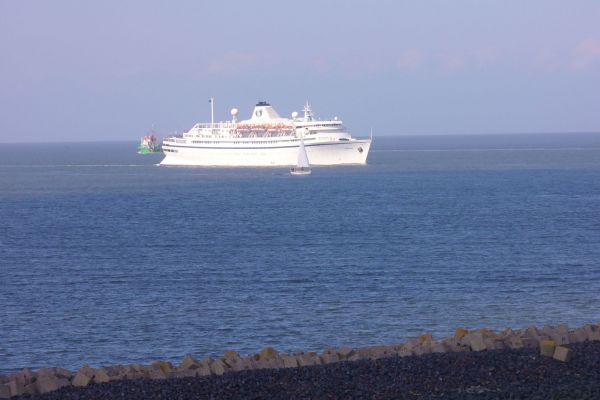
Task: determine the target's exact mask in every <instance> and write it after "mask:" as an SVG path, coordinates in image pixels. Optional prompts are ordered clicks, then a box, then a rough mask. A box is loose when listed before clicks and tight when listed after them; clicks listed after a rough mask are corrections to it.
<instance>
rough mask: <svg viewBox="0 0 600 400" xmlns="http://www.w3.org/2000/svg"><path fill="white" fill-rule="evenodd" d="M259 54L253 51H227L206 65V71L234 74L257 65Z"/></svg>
mask: <svg viewBox="0 0 600 400" xmlns="http://www.w3.org/2000/svg"><path fill="white" fill-rule="evenodd" d="M257 63H258V56H257V55H256V54H253V53H226V54H223V55H221V56H217V57H216V58H215V59H213V60H211V61H210V62H209V63H208V65H207V66H206V72H208V73H210V74H214V75H234V74H237V73H240V72H243V71H245V70H247V69H251V68H253V67H255V66H256V65H257Z"/></svg>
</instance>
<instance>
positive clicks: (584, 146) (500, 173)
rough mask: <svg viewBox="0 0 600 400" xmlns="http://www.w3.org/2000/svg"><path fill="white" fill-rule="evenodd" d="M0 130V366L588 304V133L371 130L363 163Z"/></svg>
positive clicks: (595, 181) (596, 272)
mask: <svg viewBox="0 0 600 400" xmlns="http://www.w3.org/2000/svg"><path fill="white" fill-rule="evenodd" d="M135 151H136V143H133V142H132V143H59V144H2V145H0V218H1V220H0V372H3V373H6V372H9V371H12V370H15V369H18V368H22V367H31V368H40V367H44V366H62V367H66V368H71V369H76V368H78V367H80V366H81V365H83V364H85V363H89V364H91V365H93V366H99V365H105V364H117V363H148V362H150V361H152V360H154V359H167V360H172V361H174V362H177V361H180V360H181V359H182V358H183V357H184V356H185V355H186V354H192V355H194V356H195V357H197V358H201V357H204V356H209V355H213V356H214V355H219V354H222V352H223V351H224V350H227V349H233V350H237V351H240V352H241V353H244V354H251V353H253V352H257V351H259V350H260V349H261V348H262V347H265V346H273V347H275V348H277V349H278V350H280V351H286V352H287V351H290V352H291V351H301V350H316V351H319V350H322V349H324V348H325V347H329V346H342V345H347V346H367V345H374V344H394V343H399V342H401V341H404V340H406V339H408V338H411V337H414V336H415V335H419V334H422V333H425V332H431V333H433V334H434V336H435V337H443V336H447V335H451V334H452V332H453V331H454V329H455V328H457V327H466V328H477V327H488V328H491V329H503V328H505V327H509V326H511V327H513V328H520V327H526V326H528V325H531V324H536V325H538V326H540V325H544V324H562V323H564V324H568V325H570V326H578V325H582V324H585V323H590V322H598V320H599V319H600V311H599V310H600V135H594V134H556V135H487V136H486V135H481V136H424V137H396V138H393V137H376V138H375V140H374V142H373V147H372V151H371V154H369V159H368V165H366V166H346V167H321V168H319V167H315V168H314V169H313V173H312V175H310V176H308V177H306V176H305V177H297V176H291V175H290V174H289V171H288V170H287V169H286V168H254V169H217V168H166V167H158V166H156V165H155V164H156V163H158V162H159V161H160V159H161V156H160V155H148V156H141V155H137V154H135Z"/></svg>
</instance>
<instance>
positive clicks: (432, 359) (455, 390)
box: [36, 342, 600, 400]
mask: <svg viewBox="0 0 600 400" xmlns="http://www.w3.org/2000/svg"><path fill="white" fill-rule="evenodd" d="M570 347H571V348H572V349H573V350H574V351H575V355H574V357H573V359H572V360H571V361H570V362H569V363H561V362H559V361H556V360H553V359H551V358H546V357H541V356H539V355H538V351H537V350H535V349H520V350H496V351H484V352H480V353H447V354H429V355H424V356H421V357H405V358H399V357H393V358H387V359H380V360H375V361H354V362H341V363H336V364H329V365H322V366H315V367H304V368H293V369H281V370H257V371H244V372H238V373H230V374H226V375H223V376H219V377H204V378H185V379H170V380H164V381H150V380H133V381H116V382H110V383H106V384H100V385H92V386H90V387H87V388H73V387H70V388H63V389H61V390H58V391H56V392H52V393H47V394H46V395H43V396H37V397H36V398H37V399H45V400H50V399H61V400H69V399H78V400H85V399H144V400H149V399H173V400H174V399H440V398H441V399H531V400H533V399H544V400H546V399H600V342H585V343H578V344H573V345H570Z"/></svg>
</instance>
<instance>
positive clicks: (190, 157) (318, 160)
mask: <svg viewBox="0 0 600 400" xmlns="http://www.w3.org/2000/svg"><path fill="white" fill-rule="evenodd" d="M305 147H306V153H307V156H308V160H309V162H310V165H345V164H366V163H367V156H368V154H369V149H370V147H371V140H370V139H365V140H354V139H353V140H350V141H336V142H322V143H312V144H306V145H305ZM165 149H166V151H165V158H164V160H162V161H161V163H160V164H161V165H172V166H206V167H208V166H218V167H224V166H227V167H280V166H282V167H283V166H293V165H296V161H297V159H298V146H270V147H267V146H264V147H261V146H255V147H254V146H253V147H238V148H236V147H225V146H219V145H215V146H193V145H188V144H181V145H179V144H172V145H171V144H169V145H168V146H166V145H165ZM169 150H170V151H169Z"/></svg>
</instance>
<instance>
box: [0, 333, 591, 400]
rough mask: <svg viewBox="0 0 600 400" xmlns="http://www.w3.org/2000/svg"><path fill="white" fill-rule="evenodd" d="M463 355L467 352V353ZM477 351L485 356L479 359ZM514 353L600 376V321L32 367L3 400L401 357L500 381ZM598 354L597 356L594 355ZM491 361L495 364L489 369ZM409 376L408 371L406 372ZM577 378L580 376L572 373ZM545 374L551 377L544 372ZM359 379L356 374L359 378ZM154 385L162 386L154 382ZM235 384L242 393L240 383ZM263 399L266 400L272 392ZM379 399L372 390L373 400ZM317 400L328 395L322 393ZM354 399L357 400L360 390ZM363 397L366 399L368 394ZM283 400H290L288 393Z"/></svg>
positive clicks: (2, 380)
mask: <svg viewBox="0 0 600 400" xmlns="http://www.w3.org/2000/svg"><path fill="white" fill-rule="evenodd" d="M586 346H587V347H586ZM538 349H539V350H538ZM577 349H578V350H577ZM582 349H583V350H582ZM523 352H526V353H523ZM460 354H464V355H462V356H461V355H460ZM478 354H480V355H481V356H476V355H478ZM514 354H527V357H526V358H524V359H520V360H518V362H516V368H517V370H516V371H521V372H522V370H521V369H519V368H521V367H523V368H525V369H526V370H527V369H528V368H530V367H531V366H530V365H529V364H531V363H534V364H535V363H542V364H541V365H542V367H540V368H542V369H543V368H550V369H552V370H554V369H560V368H563V369H564V368H575V369H577V368H579V367H578V366H579V365H580V364H581V362H584V363H588V364H589V363H590V362H592V363H595V364H594V365H592V366H590V365H587V366H586V368H592V370H593V371H600V327H599V326H598V325H597V324H596V325H585V326H583V327H580V328H577V329H575V330H569V329H568V327H566V326H564V325H557V326H546V327H544V328H542V329H538V328H537V327H535V326H531V327H528V328H527V329H524V330H513V329H511V328H507V329H505V330H504V331H502V332H499V333H496V332H494V331H491V330H489V329H486V328H481V329H476V330H467V329H462V328H460V329H457V331H456V332H455V334H454V336H453V337H449V338H445V339H442V340H439V341H435V340H434V338H433V336H432V335H431V334H425V335H421V336H419V337H417V338H415V339H412V340H409V341H407V342H405V343H399V344H395V345H390V346H369V347H364V348H356V349H354V348H350V347H341V348H328V349H325V350H324V351H323V352H322V353H321V354H318V353H316V352H297V353H292V354H284V353H279V352H278V351H277V350H275V349H274V348H272V347H266V348H264V349H263V350H261V351H260V353H258V354H256V355H253V356H248V357H242V356H241V355H240V354H239V353H237V352H235V351H232V350H228V351H226V352H225V353H224V354H223V356H222V357H219V358H214V359H213V358H211V357H207V358H205V359H203V360H201V361H198V360H196V359H195V358H193V357H192V356H191V355H188V356H186V357H185V358H184V359H183V360H182V361H181V363H180V364H179V366H178V367H177V368H175V367H174V366H173V364H171V363H170V362H168V361H162V360H156V361H154V362H153V363H152V364H150V365H140V364H133V365H113V366H104V367H101V368H92V367H90V366H88V365H84V366H83V367H81V368H80V369H79V370H78V371H77V372H76V373H75V374H73V373H71V372H70V371H68V370H65V369H62V368H42V369H40V370H38V371H36V372H34V371H32V370H30V369H27V368H26V369H23V370H21V371H19V372H17V373H14V374H12V375H10V376H7V377H2V376H0V399H3V398H17V397H19V396H29V397H31V396H42V397H41V398H45V397H43V396H50V395H52V393H63V392H65V391H69V390H87V389H88V388H89V389H90V390H91V389H94V390H96V389H95V388H100V387H104V386H106V385H113V384H116V382H120V383H119V385H122V386H123V387H130V386H132V387H135V386H136V385H137V384H138V382H146V383H148V382H156V384H157V385H159V387H161V388H162V387H167V388H168V387H171V386H172V385H173V383H172V382H178V381H180V380H188V379H193V381H191V382H196V380H198V379H200V380H201V381H202V379H204V380H208V382H218V379H219V377H223V379H226V380H235V379H238V378H235V377H236V376H243V375H244V374H246V373H250V374H259V375H258V376H259V377H260V376H262V375H260V373H259V371H265V372H264V373H265V374H266V375H265V376H267V377H269V376H274V374H275V375H277V374H278V373H279V372H277V371H281V370H290V371H295V372H294V374H300V375H302V374H304V373H307V371H311V370H314V369H315V368H316V369H317V370H319V371H328V370H329V368H334V370H336V368H346V369H347V368H350V370H349V371H348V373H349V374H351V373H352V372H353V371H354V368H355V367H357V366H360V365H364V364H365V363H366V364H367V365H369V366H370V367H373V366H374V365H375V366H376V365H378V364H377V362H378V361H380V360H381V361H384V360H396V361H394V362H398V360H401V359H406V360H409V361H407V362H410V363H413V364H414V363H419V362H421V361H419V362H417V361H415V360H416V359H419V360H430V359H435V360H438V361H439V362H441V363H442V365H443V363H444V362H446V361H447V359H453V360H457V361H456V362H458V364H457V365H454V366H453V367H452V368H458V369H462V368H463V366H462V364H461V363H463V361H464V360H467V359H468V360H481V362H482V363H483V364H482V365H481V366H480V367H481V368H489V371H488V372H487V375H486V376H487V377H488V378H489V377H494V376H495V375H496V374H497V372H498V371H503V370H504V369H505V368H508V365H505V364H504V363H503V361H502V360H503V359H505V358H507V357H508V358H510V357H512V355H514ZM490 355H494V357H493V358H491V359H490V358H489V357H490ZM540 356H541V357H540ZM593 356H595V357H596V358H593ZM438 357H442V358H438ZM461 357H464V358H461ZM477 357H481V358H477ZM410 360H411V361H410ZM460 360H463V361H460ZM543 360H547V361H543ZM590 360H591V361H590ZM486 363H488V364H489V363H491V364H492V365H491V366H487V367H486V366H485V364H486ZM513 363H514V362H513ZM509 364H510V363H509ZM520 364H523V365H520ZM536 365H537V364H536ZM560 365H563V367H560ZM334 366H335V367H334ZM411 368H412V367H411ZM431 368H432V369H431V370H428V371H427V376H430V375H432V374H433V375H440V376H441V377H442V380H443V379H445V378H443V374H444V370H443V368H442V369H440V368H441V367H440V365H432V366H431ZM452 368H451V369H452ZM586 371H588V370H587V369H586V370H584V372H581V371H577V372H573V371H570V370H568V369H567V370H564V371H562V372H563V375H561V376H562V377H563V378H561V379H563V380H564V377H565V376H566V377H571V378H572V377H573V376H582V375H581V374H582V373H587V372H586ZM406 372H407V371H403V373H406ZM542 372H543V371H542ZM504 373H505V374H509V375H511V374H512V375H514V374H515V372H514V371H509V370H506V371H504ZM574 373H575V374H576V375H573V374H574ZM596 374H598V372H596ZM542 376H544V375H543V374H542ZM292 377H293V380H295V379H298V378H297V376H296V375H293V376H292ZM367 377H368V379H371V378H372V377H370V375H369V373H367ZM254 378H255V377H253V378H252V379H254ZM359 378H360V377H357V379H359ZM319 379H325V380H327V379H329V378H327V377H326V376H320V377H319ZM415 379H416V378H415ZM489 379H492V378H489ZM494 379H495V378H494ZM494 379H492V380H494ZM259 380H260V379H259ZM161 382H162V383H161ZM202 382H204V381H202ZM292 383H293V382H292ZM354 383H356V382H354ZM544 384H546V383H544ZM150 385H155V383H151V384H150ZM596 385H597V386H599V385H600V381H596ZM283 386H286V385H283ZM292 386H293V385H292ZM235 387H236V388H239V386H237V384H236V386H235ZM482 388H483V389H482ZM482 390H483V392H482ZM259 391H260V390H259ZM486 391H487V389H485V385H483V386H482V385H481V384H478V385H474V386H472V387H469V388H467V389H465V391H464V392H462V393H463V394H464V395H465V396H467V397H456V398H469V397H468V396H470V395H471V394H473V395H475V394H476V395H480V394H481V393H486ZM351 392H352V391H351ZM398 393H400V392H398ZM262 394H263V395H265V396H266V394H265V393H262ZM373 394H374V393H370V395H369V396H368V397H370V396H371V395H373ZM375 394H376V393H375ZM314 395H315V393H313V392H311V393H310V396H308V397H313V396H314ZM259 397H260V396H259ZM266 397H269V396H266ZM292 397H293V396H292ZM316 397H321V396H320V395H317V396H316ZM350 397H354V392H352V396H350ZM358 397H359V398H361V396H358ZM376 397H379V396H376ZM50 398H53V397H50ZM83 398H85V397H83ZM102 398H104V397H102ZM134 398H135V397H134ZM150 398H151V397H150ZM163 398H165V397H163ZM167 398H168V396H167ZM184 398H185V397H184ZM194 398H195V397H194ZM211 398H212V397H211ZM216 398H218V397H216ZM275 398H276V397H275ZM281 398H288V397H286V396H283V397H281ZM333 398H335V396H334V397H333ZM341 398H346V397H341ZM384 398H385V397H384ZM425 398H426V397H425ZM449 398H452V397H449ZM478 398H479V397H478ZM492 398H495V397H492ZM516 398H518V397H516ZM527 398H529V397H527ZM540 398H545V397H540ZM567 398H568V397H567ZM584 398H585V397H584ZM598 398H600V397H598Z"/></svg>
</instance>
